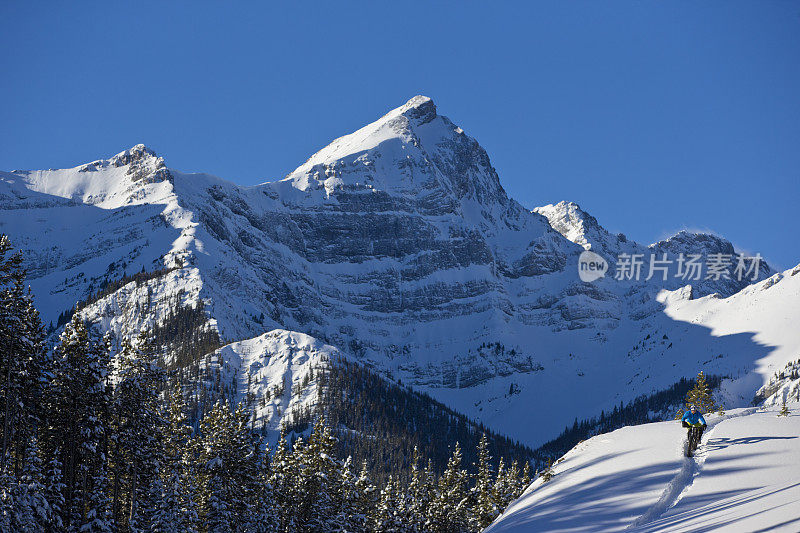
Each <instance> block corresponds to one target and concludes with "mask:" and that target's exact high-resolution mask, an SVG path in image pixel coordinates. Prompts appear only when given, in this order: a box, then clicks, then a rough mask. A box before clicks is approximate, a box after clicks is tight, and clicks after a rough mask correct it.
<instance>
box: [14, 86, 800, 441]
mask: <svg viewBox="0 0 800 533" xmlns="http://www.w3.org/2000/svg"><path fill="white" fill-rule="evenodd" d="M0 231H2V232H5V233H8V234H9V235H10V236H11V238H12V239H13V242H14V245H15V246H16V247H18V248H20V249H22V250H23V251H24V252H25V258H26V265H27V266H28V269H29V281H30V283H31V285H32V287H33V290H34V293H35V295H36V302H37V305H38V306H39V307H40V308H41V310H42V314H43V318H44V320H45V322H46V323H47V322H51V321H52V322H53V323H56V322H57V319H58V317H59V315H60V314H62V313H64V312H65V311H68V310H69V309H71V308H72V307H73V305H74V304H75V302H77V301H84V304H82V305H81V311H80V312H81V313H82V314H83V316H84V317H85V318H86V319H88V320H90V321H91V322H93V323H95V324H97V325H98V327H99V328H101V329H103V330H107V331H111V332H113V333H114V334H116V335H117V336H123V335H129V334H131V333H134V332H136V331H138V330H141V329H144V328H151V327H153V326H155V325H158V324H160V323H162V322H164V321H166V320H170V317H171V316H173V315H174V312H173V311H174V309H175V308H176V307H179V308H180V307H194V308H198V309H199V308H200V307H199V306H200V304H201V303H202V304H203V306H202V310H203V312H204V313H206V314H207V320H206V321H205V323H204V324H203V325H202V327H204V328H214V329H216V330H217V331H218V332H219V335H220V337H221V339H222V341H223V343H234V344H231V345H229V346H227V347H225V348H223V351H225V353H230V354H237V355H236V356H235V357H233V356H232V355H231V358H232V360H234V359H236V358H237V357H238V358H239V359H241V360H242V361H245V360H246V361H248V362H247V365H252V364H254V363H255V362H256V361H255V360H253V361H251V359H252V357H251V356H252V354H253V353H256V352H258V353H259V354H262V355H259V356H258V357H257V358H260V359H261V360H260V364H262V365H264V366H265V367H267V366H270V365H271V363H270V360H271V357H272V356H271V355H270V354H273V353H277V352H280V350H277V348H276V349H275V350H272V351H270V350H263V351H259V350H255V351H254V350H252V349H251V348H249V347H248V346H249V344H248V343H256V344H258V342H260V341H258V339H259V338H260V336H262V335H263V334H264V333H265V332H268V331H272V330H289V331H292V332H298V333H297V334H303V335H307V336H310V337H313V338H314V339H315V340H314V341H313V342H317V343H320V345H328V346H331V347H334V348H335V349H336V350H338V351H340V352H341V353H342V354H345V355H346V356H347V357H349V358H351V359H353V360H356V361H361V362H363V363H365V364H368V365H370V366H372V367H373V368H375V369H376V370H377V371H379V372H381V373H383V374H384V375H386V376H388V377H391V378H393V379H398V380H402V382H403V383H406V384H409V385H412V386H413V387H414V388H415V389H418V390H422V391H425V392H428V393H430V394H431V395H432V396H433V397H434V398H436V399H438V400H440V401H442V402H444V403H446V404H447V405H450V406H452V407H453V408H455V409H457V410H459V411H461V412H463V413H465V414H467V415H468V416H471V417H474V418H476V419H479V420H481V421H482V422H484V423H485V424H486V425H487V426H488V427H490V428H492V429H494V430H496V431H499V432H501V433H504V434H507V435H509V436H512V437H513V438H516V439H518V440H520V441H522V442H525V443H526V444H529V445H536V444H538V443H541V442H544V441H545V440H547V439H549V438H551V437H552V436H554V434H555V433H557V432H558V431H559V430H560V429H562V428H563V426H564V423H565V420H569V421H571V420H572V419H573V418H574V417H578V418H584V417H588V416H593V415H595V414H597V413H598V412H599V411H600V410H601V409H609V408H610V407H612V406H614V405H618V404H619V402H620V401H623V400H629V399H631V398H634V397H636V396H638V395H640V394H647V393H649V392H652V391H655V390H659V389H662V388H664V387H666V386H669V385H671V384H672V383H674V382H676V381H678V380H679V379H680V378H681V377H689V376H693V375H695V374H696V372H697V370H699V369H704V370H706V372H707V373H715V374H722V375H726V376H730V377H732V378H740V377H741V378H743V379H740V380H739V381H737V385H736V386H733V385H731V386H729V387H728V388H729V389H730V390H732V391H733V390H736V394H737V396H736V397H737V398H738V399H737V401H740V402H743V401H745V400H747V396H748V395H750V396H751V397H752V394H754V393H755V391H756V390H757V389H758V388H759V387H761V386H762V385H764V383H766V381H767V380H768V378H769V375H771V373H772V371H773V370H771V369H770V367H769V365H782V364H784V363H785V361H783V359H784V358H786V360H787V361H788V360H790V359H792V358H796V355H797V347H798V345H797V343H796V341H795V340H794V339H795V338H797V337H793V335H792V334H791V333H788V334H786V335H783V334H780V335H778V334H775V335H772V334H771V333H769V332H766V333H764V335H765V337H764V339H772V338H773V337H774V340H773V341H769V340H767V342H775V343H778V344H772V345H768V344H765V343H764V341H763V340H762V339H761V338H754V335H753V334H754V333H759V332H760V330H753V329H750V328H749V325H750V324H752V323H753V322H749V321H748V320H747V317H748V316H749V315H748V313H749V312H750V311H748V309H750V307H751V304H752V302H756V301H763V302H765V303H763V307H764V313H766V314H765V315H764V316H776V317H778V318H781V319H783V318H784V317H789V319H792V317H795V319H796V316H795V315H796V314H797V311H798V309H797V306H796V305H793V304H791V303H785V302H784V304H782V307H780V308H777V307H775V308H773V307H771V305H772V304H771V303H770V302H769V301H768V299H767V300H764V299H760V298H756V294H757V293H756V292H747V293H743V292H742V289H745V288H747V287H748V286H749V284H750V283H751V282H752V281H753V278H755V281H757V282H759V285H755V286H753V287H759V286H762V284H765V283H772V284H773V285H772V288H770V291H772V292H771V293H770V294H775V293H779V294H783V295H784V296H782V297H781V298H782V299H783V300H786V301H788V302H791V301H792V300H791V299H792V298H793V297H796V296H795V295H796V291H797V282H796V281H797V280H798V279H800V276H797V277H794V276H792V275H791V274H790V273H785V274H782V276H783V279H782V280H781V281H779V282H777V283H774V282H773V281H763V280H765V279H767V278H770V276H772V275H773V274H774V272H773V271H772V269H771V268H770V267H769V266H768V265H766V263H761V264H760V265H759V266H758V267H757V268H756V269H755V270H754V271H753V272H750V273H748V275H747V277H746V279H742V280H741V281H740V280H737V279H736V277H735V276H732V275H731V276H730V277H728V278H725V277H719V279H715V278H714V277H713V276H712V277H710V278H709V279H706V276H705V273H704V274H703V276H701V278H700V279H698V280H696V281H694V280H687V279H684V278H682V277H675V276H674V275H672V273H670V275H669V276H662V275H661V274H660V273H658V272H656V273H655V274H654V275H653V276H652V277H651V279H649V280H647V281H646V280H645V278H646V277H647V274H648V272H647V267H646V266H645V267H643V272H642V276H641V279H639V280H637V279H622V280H617V279H614V278H613V276H612V273H613V271H614V269H615V268H618V267H619V266H620V265H618V261H617V257H618V256H619V255H620V254H630V255H633V254H641V255H642V256H643V257H644V258H646V259H647V258H650V257H651V254H652V256H654V257H656V258H658V259H662V260H664V259H666V260H668V261H671V262H676V261H677V260H678V258H679V257H680V255H681V254H700V255H702V256H704V257H706V256H709V255H711V254H734V253H735V250H734V248H733V246H732V245H731V244H730V243H729V242H728V241H726V240H724V239H722V238H720V237H717V236H712V235H706V234H695V233H687V232H682V233H680V234H678V235H676V236H675V237H673V238H671V239H668V240H666V241H663V242H659V243H656V244H653V245H651V246H649V247H648V246H643V245H640V244H638V243H635V242H632V241H630V240H628V239H626V238H625V237H624V236H623V235H611V234H609V233H608V232H607V231H606V230H604V229H603V228H602V226H600V224H599V223H598V222H597V221H596V220H595V219H594V218H593V217H591V215H588V214H587V213H585V212H584V211H582V210H581V209H580V208H579V207H578V206H576V205H575V204H568V203H561V204H558V205H555V206H546V207H543V208H539V209H535V210H534V211H530V210H528V209H526V208H524V207H523V206H521V205H520V204H519V203H517V202H516V201H514V200H513V199H511V198H509V197H508V195H507V194H506V192H505V191H504V189H503V187H502V185H501V183H500V179H499V177H498V175H497V173H496V172H495V170H494V169H493V168H492V166H491V163H490V161H489V157H488V155H487V153H486V152H485V151H484V150H483V149H482V148H481V146H480V145H479V144H478V143H477V141H475V140H474V139H473V138H471V137H469V136H467V135H466V134H465V133H464V132H463V131H462V130H461V128H459V127H458V126H456V125H455V124H454V123H453V122H451V121H450V120H449V119H447V118H446V117H444V116H442V115H440V114H439V113H438V111H437V109H436V106H435V105H434V103H433V101H432V100H431V99H429V98H427V97H423V96H417V97H415V98H412V99H411V100H409V101H408V102H407V103H406V104H405V105H403V106H401V107H399V108H397V109H394V110H393V111H390V112H389V113H387V114H386V115H384V116H383V117H381V118H380V119H378V120H377V121H375V122H373V123H372V124H369V125H367V126H365V127H364V128H362V129H360V130H358V131H356V132H354V133H352V134H350V135H346V136H344V137H341V138H339V139H337V140H335V141H333V142H332V143H331V144H330V145H329V146H327V147H325V148H323V149H322V150H320V151H319V152H317V153H316V154H314V155H313V156H312V157H311V158H309V160H308V161H306V162H305V163H304V164H303V165H301V166H300V167H298V168H297V169H296V170H294V171H293V172H291V173H290V174H289V175H288V176H287V177H286V178H284V179H282V180H278V181H271V182H267V183H263V184H261V185H257V186H253V187H241V186H238V185H235V184H234V183H231V182H228V181H225V180H222V179H219V178H216V177H214V176H210V175H207V174H186V173H183V172H180V171H177V170H175V169H171V168H168V167H167V166H166V165H165V162H164V160H163V159H162V158H160V157H158V156H157V155H156V154H155V153H154V152H153V151H151V150H149V149H147V148H146V147H144V146H143V145H137V146H135V147H133V148H132V149H130V150H127V151H125V152H122V153H120V154H118V155H116V156H114V157H112V158H110V159H108V160H98V161H95V162H92V163H88V164H86V165H82V166H79V167H76V168H73V169H66V170H48V171H14V172H3V173H0ZM585 249H591V250H592V251H595V252H597V253H599V254H600V255H601V256H602V257H603V258H604V259H605V260H606V261H607V262H608V263H609V264H610V265H611V270H610V271H609V273H608V275H607V276H606V277H604V278H601V279H598V280H596V281H594V282H591V283H589V282H583V281H581V279H580V278H579V276H578V268H579V266H578V262H579V257H580V254H581V252H583V251H584V250H585ZM665 254H666V255H665ZM142 271H144V272H145V273H147V272H149V273H154V274H151V275H147V276H146V279H140V280H138V281H131V283H128V284H123V285H122V286H121V287H119V288H117V289H115V290H113V291H109V290H107V289H106V290H103V291H102V292H100V291H101V289H103V288H104V287H106V288H107V287H108V283H109V282H114V281H116V280H119V279H121V278H124V279H128V278H125V276H130V275H132V274H134V273H139V272H142ZM770 279H773V280H774V279H775V278H770ZM113 287H116V285H113ZM746 290H752V291H757V290H761V289H754V288H748V289H746ZM98 293H99V294H98ZM758 294H760V293H758ZM732 298H733V299H732ZM783 300H782V301H783ZM728 301H731V302H734V303H733V304H731V305H730V306H729V308H730V309H731V311H730V313H733V314H735V315H736V314H737V313H741V315H737V316H741V317H743V320H742V321H741V322H740V326H741V329H736V330H729V333H726V334H724V335H721V336H720V335H716V334H715V333H714V330H712V329H711V326H709V325H707V319H708V320H710V318H709V317H711V316H712V314H713V312H711V311H709V309H712V308H713V309H716V308H715V307H714V306H715V305H720V306H723V305H725V304H722V303H719V304H717V302H728ZM795 301H796V300H795ZM687 302H688V303H687ZM695 302H705V303H702V304H700V303H695ZM752 305H756V304H752ZM757 305H762V304H757ZM703 306H707V307H703ZM720 316H721V315H720ZM765 327H766V326H765ZM759 334H760V333H759ZM778 337H779V338H778ZM281 338H284V337H281ZM247 339H252V340H247ZM288 339H289V337H285V338H284V340H286V342H288ZM309 342H311V341H309ZM776 348H779V349H778V350H777V351H776ZM793 352H794V353H793ZM247 354H250V355H247ZM767 361H769V362H767ZM576 390H580V391H581V394H580V395H576V392H575V391H576ZM726 390H727V389H726ZM534 406H535V407H536V409H533V408H532V407H534ZM555 406H558V408H559V410H560V411H562V412H563V414H564V416H563V418H561V417H559V418H557V419H556V418H554V417H552V416H548V415H547V413H548V412H550V411H551V410H552V408H554V407H555ZM267 412H268V411H264V413H267ZM284 412H285V411H284ZM264 416H271V415H267V414H265V415H264ZM519 420H529V421H530V423H528V424H520V423H519Z"/></svg>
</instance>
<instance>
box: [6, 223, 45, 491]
mask: <svg viewBox="0 0 800 533" xmlns="http://www.w3.org/2000/svg"><path fill="white" fill-rule="evenodd" d="M49 371H50V360H49V358H48V357H47V353H46V351H45V350H44V328H43V327H42V324H41V320H40V318H39V313H38V311H36V308H35V307H34V305H33V297H32V295H31V292H30V290H26V289H25V270H24V269H23V268H22V254H21V253H19V252H16V253H13V252H12V248H11V243H10V241H9V239H8V237H6V236H5V235H2V234H0V427H2V443H1V444H2V447H1V448H0V465H2V466H4V467H8V468H12V470H13V476H12V477H13V478H14V479H15V481H18V479H17V478H18V476H19V475H20V473H21V472H22V471H23V470H24V469H25V467H26V463H27V461H28V460H35V458H33V457H31V456H30V453H33V452H36V450H35V448H31V447H30V446H29V443H30V442H31V439H37V438H38V430H39V426H40V425H41V415H42V413H43V412H44V410H43V408H42V401H43V398H44V394H43V389H44V385H45V383H46V381H47V380H48V377H49Z"/></svg>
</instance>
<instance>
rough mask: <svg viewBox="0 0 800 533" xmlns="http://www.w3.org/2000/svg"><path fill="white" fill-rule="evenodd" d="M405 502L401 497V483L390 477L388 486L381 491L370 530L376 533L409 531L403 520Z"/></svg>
mask: <svg viewBox="0 0 800 533" xmlns="http://www.w3.org/2000/svg"><path fill="white" fill-rule="evenodd" d="M405 510H406V509H405V502H404V501H403V496H402V495H401V488H400V483H399V481H398V480H395V479H393V477H392V476H391V475H390V476H389V479H388V480H387V481H386V486H385V487H384V488H383V490H381V493H380V496H379V498H378V504H377V505H376V507H375V509H374V511H373V513H372V517H371V519H370V530H371V531H374V532H375V533H404V532H406V531H408V530H407V529H406V527H407V525H406V523H405V522H404V520H403V517H404V516H405V514H406V513H405Z"/></svg>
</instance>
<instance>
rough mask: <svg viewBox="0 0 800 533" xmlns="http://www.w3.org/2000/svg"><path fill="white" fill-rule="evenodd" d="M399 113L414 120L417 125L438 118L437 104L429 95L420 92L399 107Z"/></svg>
mask: <svg viewBox="0 0 800 533" xmlns="http://www.w3.org/2000/svg"><path fill="white" fill-rule="evenodd" d="M396 111H398V114H400V115H404V116H406V117H408V118H409V119H411V120H414V122H415V125H417V126H419V125H422V124H427V123H428V122H430V121H432V120H433V119H435V118H436V104H434V103H433V100H431V99H430V98H429V97H427V96H423V95H421V94H418V95H417V96H415V97H414V98H412V99H411V100H409V101H408V102H406V103H405V104H403V105H402V106H400V107H399V108H397V110H396Z"/></svg>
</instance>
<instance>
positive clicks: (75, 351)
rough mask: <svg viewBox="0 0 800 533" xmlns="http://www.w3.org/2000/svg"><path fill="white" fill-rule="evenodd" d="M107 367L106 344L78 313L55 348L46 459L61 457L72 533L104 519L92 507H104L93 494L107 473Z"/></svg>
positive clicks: (68, 526) (65, 511) (64, 516)
mask: <svg viewBox="0 0 800 533" xmlns="http://www.w3.org/2000/svg"><path fill="white" fill-rule="evenodd" d="M108 366H109V354H108V346H107V344H106V343H103V342H100V341H98V340H94V339H91V338H90V336H89V332H88V331H87V329H86V326H85V325H84V324H83V322H82V320H81V318H80V316H79V314H78V313H76V314H75V315H74V316H73V317H72V320H71V321H70V322H69V323H68V324H67V325H66V327H65V328H64V332H63V333H62V334H61V337H60V339H59V343H58V345H56V347H55V361H54V377H53V380H52V382H51V383H50V386H49V388H48V392H47V402H48V403H47V411H48V421H47V431H46V432H45V435H46V440H47V445H46V446H44V448H45V450H46V453H45V456H46V457H47V456H51V453H48V452H49V451H50V450H55V449H58V450H59V453H60V457H59V461H60V463H61V464H62V465H63V466H62V468H63V474H64V475H63V482H64V485H65V487H64V499H65V503H64V508H63V509H62V520H63V521H64V527H65V528H66V529H68V530H79V529H80V528H81V527H83V526H87V527H89V526H88V524H89V522H91V521H94V520H96V518H95V517H97V516H104V515H105V510H104V509H95V508H94V507H93V505H100V504H102V505H105V503H104V501H103V499H102V498H101V497H100V495H97V494H94V493H93V491H95V490H96V487H95V483H96V481H97V480H103V479H104V475H105V474H104V472H102V474H103V475H101V470H102V469H104V468H105V461H106V457H105V451H106V449H107V438H108V434H107V427H108V425H109V420H108V417H109V412H110V406H111V394H110V387H109V385H108ZM97 490H100V489H99V488H97ZM90 517H91V518H90Z"/></svg>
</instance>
